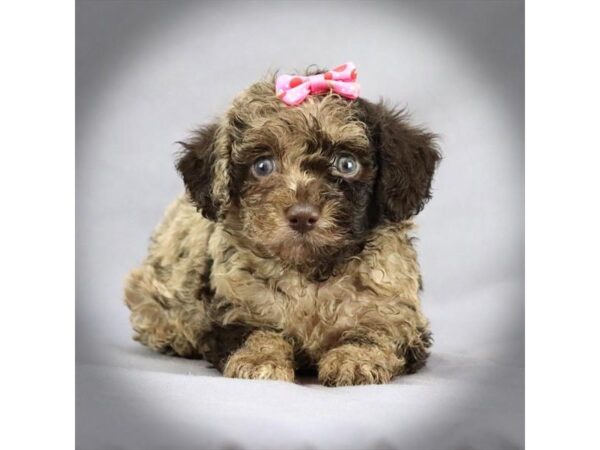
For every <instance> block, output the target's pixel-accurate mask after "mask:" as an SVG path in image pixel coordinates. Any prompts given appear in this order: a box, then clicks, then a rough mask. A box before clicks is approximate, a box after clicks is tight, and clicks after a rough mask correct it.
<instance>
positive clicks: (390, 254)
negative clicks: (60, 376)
mask: <svg viewBox="0 0 600 450" xmlns="http://www.w3.org/2000/svg"><path fill="white" fill-rule="evenodd" d="M183 145H184V146H185V149H186V153H185V155H184V157H182V159H181V160H180V162H179V163H178V170H179V171H180V172H181V173H182V175H183V178H184V181H185V183H186V187H187V193H186V195H183V196H182V197H180V198H179V199H177V200H176V201H175V202H174V203H173V205H171V206H170V207H169V209H168V210H167V212H166V214H165V217H164V219H163V221H162V223H161V224H160V225H159V227H158V228H157V229H156V231H155V233H154V235H153V236H152V240H151V245H150V248H149V254H148V257H147V258H146V260H145V261H144V263H143V264H142V266H141V267H140V268H138V269H136V270H134V271H132V272H131V273H130V275H129V277H128V278H127V281H126V288H125V301H126V304H127V306H128V307H129V308H130V310H131V323H132V326H133V329H134V331H135V333H136V334H135V339H137V340H138V341H140V342H141V343H143V344H145V345H147V346H149V347H150V348H152V349H155V350H157V351H160V352H165V353H171V354H176V355H180V356H185V357H190V358H197V357H203V358H206V359H207V360H208V361H210V362H211V363H213V364H214V365H215V366H216V367H217V368H218V369H219V370H221V371H222V372H223V373H224V375H225V376H228V377H236V378H252V379H272V380H284V381H293V380H294V370H295V369H299V368H304V367H309V368H310V367H313V368H316V369H317V370H318V376H319V380H320V381H321V382H322V383H323V384H326V385H331V386H341V385H354V384H369V383H386V382H388V381H390V380H391V379H392V377H393V376H395V375H398V374H402V373H410V372H413V371H415V370H417V369H418V368H419V367H421V366H422V365H423V364H424V362H425V360H426V357H427V348H428V347H429V345H430V334H429V331H428V322H427V320H426V318H425V317H424V316H423V314H422V312H421V306H420V301H419V289H420V271H419V266H418V263H417V257H416V252H415V250H414V248H413V246H412V243H411V232H412V229H413V223H412V221H411V220H410V217H411V216H412V215H414V214H415V213H417V212H418V211H419V210H420V208H422V206H423V204H424V202H425V201H426V200H427V199H428V198H429V196H430V194H429V186H430V182H431V176H432V174H433V169H434V166H435V163H436V162H437V160H438V159H439V155H438V154H437V152H436V151H435V149H434V147H433V145H432V144H431V136H430V135H429V134H425V133H424V132H422V131H420V130H418V129H415V128H410V127H409V126H408V125H406V124H404V122H402V119H401V117H400V116H398V115H397V114H396V113H389V112H388V111H387V110H385V109H384V108H383V107H381V106H376V105H372V104H369V103H368V102H362V103H359V102H348V101H346V100H344V99H342V98H341V97H339V96H337V95H335V94H329V95H324V96H309V97H308V99H307V100H306V101H305V102H304V103H303V104H302V105H300V106H298V107H293V108H290V107H287V106H286V105H284V104H283V103H282V102H281V101H280V100H278V99H277V98H276V97H275V95H274V92H273V85H272V83H269V82H259V83H256V84H254V85H252V86H251V87H250V88H249V89H247V90H246V91H245V92H244V93H242V94H241V95H240V96H239V97H238V98H237V99H236V100H235V101H234V102H233V105H232V107H231V108H230V110H229V111H228V112H227V114H225V116H224V117H223V119H222V120H220V121H219V122H218V123H216V124H212V125H211V126H209V127H206V128H204V129H202V130H201V131H200V132H199V133H198V135H197V137H196V138H195V140H192V141H191V142H188V143H183ZM376 146H379V148H376ZM340 152H341V153H340ZM347 153H351V154H352V155H353V156H355V157H356V158H357V161H360V171H359V173H358V174H357V176H356V178H355V179H352V180H343V179H342V178H341V177H342V175H340V174H338V173H336V172H335V170H336V168H335V164H333V163H332V161H335V158H336V157H338V155H339V154H347ZM264 155H269V157H270V158H272V159H273V161H275V164H276V169H277V170H276V171H274V172H273V173H272V174H271V175H269V176H266V177H256V176H252V172H250V171H249V169H248V167H252V164H253V162H254V161H256V160H257V158H260V157H262V156H264ZM382 161H383V162H382ZM382 164H385V166H382ZM384 169H385V170H384ZM298 203H309V204H311V205H317V206H318V210H319V214H320V216H319V219H318V226H316V227H315V228H314V229H313V230H311V231H310V232H309V233H299V232H297V231H295V230H294V229H293V228H292V227H290V225H289V222H288V220H287V219H286V213H285V212H286V211H287V210H288V209H289V208H290V207H291V206H292V205H294V204H298ZM198 209H201V210H202V213H203V214H204V216H206V217H207V218H205V217H203V216H202V215H201V214H200V213H199V212H198ZM209 219H211V220H209Z"/></svg>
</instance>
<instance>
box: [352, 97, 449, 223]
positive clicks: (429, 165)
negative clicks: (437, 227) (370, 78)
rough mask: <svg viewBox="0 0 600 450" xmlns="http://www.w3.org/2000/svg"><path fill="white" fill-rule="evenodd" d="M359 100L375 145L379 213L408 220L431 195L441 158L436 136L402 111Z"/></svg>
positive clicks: (398, 219) (376, 190)
mask: <svg viewBox="0 0 600 450" xmlns="http://www.w3.org/2000/svg"><path fill="white" fill-rule="evenodd" d="M356 101H357V104H358V106H359V109H360V111H361V113H360V114H361V120H362V121H363V122H364V123H365V125H366V126H367V129H368V134H369V139H370V141H371V144H372V145H373V147H374V148H375V154H376V161H377V167H378V176H377V180H376V186H375V202H376V205H375V209H376V210H377V213H378V216H379V218H380V219H381V218H385V219H387V220H391V221H394V222H398V221H401V220H405V219H408V218H410V217H411V216H414V215H415V214H418V213H419V212H420V211H421V210H422V209H423V207H424V206H425V203H426V202H427V201H428V200H429V199H430V198H431V181H432V179H433V173H434V171H435V169H436V167H437V164H438V162H439V161H440V159H441V155H440V153H439V151H438V148H437V145H436V143H435V135H434V134H432V133H429V132H427V131H425V130H422V129H420V128H417V127H414V126H411V125H409V124H408V122H407V120H406V116H405V114H404V113H403V112H402V111H397V110H394V109H390V108H388V107H387V106H385V105H384V104H383V103H378V104H374V103H371V102H369V101H367V100H364V99H357V100H356Z"/></svg>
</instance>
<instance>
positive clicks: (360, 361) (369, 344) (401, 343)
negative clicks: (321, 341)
mask: <svg viewBox="0 0 600 450" xmlns="http://www.w3.org/2000/svg"><path fill="white" fill-rule="evenodd" d="M430 345H431V334H430V333H429V331H428V330H427V329H426V328H423V329H422V328H414V329H413V328H412V327H408V328H405V329H404V333H403V334H402V335H395V336H394V335H393V334H389V335H388V334H385V333H378V332H364V331H362V332H361V330H356V331H355V332H354V333H348V334H346V336H345V338H344V339H343V340H342V341H341V342H340V343H339V345H338V346H336V347H333V348H332V349H330V350H329V351H327V352H326V353H325V354H324V355H323V356H322V357H321V359H320V361H319V364H318V369H319V381H320V382H321V383H322V384H324V385H327V386H351V385H357V384H382V383H387V382H389V381H390V380H391V379H392V378H393V377H394V376H396V375H400V374H408V373H414V372H415V371H416V370H418V369H419V368H420V367H422V366H423V365H425V361H426V359H427V357H428V355H429V353H428V348H429V347H430Z"/></svg>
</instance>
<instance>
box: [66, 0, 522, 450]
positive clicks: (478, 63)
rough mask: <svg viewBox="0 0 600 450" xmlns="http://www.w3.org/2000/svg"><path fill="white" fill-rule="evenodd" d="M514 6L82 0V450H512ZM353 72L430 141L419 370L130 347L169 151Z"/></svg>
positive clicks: (518, 128)
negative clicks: (293, 368)
mask: <svg viewBox="0 0 600 450" xmlns="http://www.w3.org/2000/svg"><path fill="white" fill-rule="evenodd" d="M523 37H524V34H523V4H522V2H520V1H510V0H506V1H491V0H490V1H486V0H480V1H439V2H437V1H421V2H389V3H385V2H275V1H272V2H265V1H258V2H239V3H237V2H214V3H211V2H183V1H181V2H167V1H156V2H134V1H121V2H112V1H110V2H109V1H79V2H78V3H77V74H76V76H77V105H76V106H77V155H76V158H77V162H76V164H77V166H76V179H77V185H76V191H77V199H76V202H77V212H76V214H77V217H76V218H77V254H76V263H77V291H76V292H77V305H76V308H77V310H76V311H77V317H76V319H77V419H78V420H77V445H78V448H81V449H90V450H95V449H98V450H100V449H107V448H123V449H134V448H144V449H151V448H156V449H160V448H173V449H179V448H190V449H191V448H244V449H245V448H249V449H254V448H256V449H259V448H260V449H264V448H273V449H275V448H280V449H281V448H283V449H287V448H294V449H295V448H328V449H331V448H366V447H376V448H386V449H387V448H401V447H402V448H411V449H424V450H431V449H434V450H441V449H456V450H458V449H463V450H464V449H467V448H473V449H492V450H496V449H512V448H521V447H522V446H523V389H524V388H523V335H524V332H523V295H524V294H523V291H524V282H523V279H524V276H523V271H524V261H523V259H524V255H523V241H524V236H523V222H524V213H523V210H524V205H523V203H524V202H523V198H524V192H523V185H524V167H523V139H524V131H523V130H524V114H523V113H524V111H523V95H524V93H523V89H524V82H523V81H524V80H523V74H524V63H523V56H524V50H523ZM348 60H351V61H353V62H354V63H355V64H356V65H357V67H358V74H359V81H360V83H361V85H362V96H363V97H365V98H368V99H371V100H377V99H378V98H379V97H383V98H385V99H388V100H389V101H391V102H393V103H397V104H399V105H403V106H408V108H409V110H410V111H411V112H412V116H413V120H414V122H416V123H419V124H424V125H426V126H427V127H429V128H430V129H431V130H432V131H434V132H436V133H438V134H439V135H440V137H441V147H442V152H443V154H444V160H443V162H442V164H441V165H440V168H439V171H438V173H437V175H436V178H435V182H434V198H433V200H432V201H431V202H430V203H429V204H428V205H427V207H426V208H425V210H424V211H423V212H422V213H421V214H420V215H419V216H418V220H417V222H418V224H419V225H420V229H419V232H418V234H419V238H420V240H419V242H418V250H419V254H420V261H421V265H422V269H423V276H424V286H425V291H424V293H423V305H424V309H425V312H426V314H427V315H428V317H429V318H430V319H431V322H432V329H433V333H434V338H435V344H434V347H433V353H432V357H431V359H430V363H429V365H428V367H427V368H426V369H425V370H424V371H423V372H422V373H419V374H416V375H412V376H408V377H405V378H401V379H398V380H397V381H396V382H394V383H393V384H392V385H389V386H385V387H381V386H370V387H355V388H343V389H326V388H323V387H320V386H318V385H316V384H314V380H308V379H305V380H301V383H302V384H301V385H288V384H284V383H278V382H246V381H241V380H226V379H223V378H221V377H220V375H219V374H218V373H217V372H215V371H214V370H213V369H210V368H209V367H208V365H207V364H206V363H204V362H202V361H186V360H181V359H176V358H168V357H164V356H160V355H154V354H153V353H151V352H150V351H148V350H146V349H145V348H143V347H141V346H139V345H138V344H136V343H134V342H132V341H131V339H130V337H131V330H130V326H129V323H128V311H127V309H126V308H125V306H124V305H123V301H122V298H123V295H122V285H123V279H124V277H125V274H126V273H127V271H128V270H129V269H131V268H132V267H134V266H135V265H136V264H139V263H140V262H141V260H142V258H143V257H144V255H145V251H146V246H147V243H148V237H149V235H150V233H151V231H152V228H153V227H154V226H155V225H156V224H157V222H158V221H159V219H160V217H161V215H162V212H163V210H164V208H165V207H166V206H167V204H168V203H169V202H170V201H171V200H172V199H173V198H174V197H175V196H176V195H178V194H179V193H180V192H181V191H182V189H183V185H182V183H181V181H180V179H179V178H178V176H177V174H176V172H175V170H174V167H173V162H174V155H175V152H176V151H177V150H178V148H177V146H176V145H175V144H174V142H175V141H177V140H181V139H183V138H185V137H186V136H187V135H188V132H189V131H190V130H191V129H192V128H194V127H195V126H196V125H198V124H200V123H203V122H207V121H209V120H212V119H213V118H214V117H216V116H218V115H219V114H220V113H222V112H223V111H224V110H225V109H226V107H227V105H228V103H229V102H230V101H231V99H232V98H233V96H234V95H235V94H236V93H237V92H239V91H240V90H242V89H243V88H244V87H246V86H247V85H248V84H250V83H252V82H253V81H255V80H257V79H258V78H260V77H261V76H263V75H264V74H265V73H266V72H267V71H269V70H275V69H282V70H283V71H290V70H293V69H294V68H298V69H302V68H304V67H306V66H308V65H309V64H313V63H314V64H318V65H320V66H328V67H333V66H335V65H337V64H340V63H342V62H345V61H348Z"/></svg>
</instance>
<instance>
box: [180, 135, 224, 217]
mask: <svg viewBox="0 0 600 450" xmlns="http://www.w3.org/2000/svg"><path fill="white" fill-rule="evenodd" d="M219 134H220V127H219V125H217V124H212V125H208V126H205V127H203V128H200V129H199V130H198V131H196V132H195V133H194V136H193V137H192V138H191V139H190V140H188V141H186V142H179V144H181V145H182V146H183V152H182V155H181V157H180V159H179V161H178V162H177V170H178V171H179V173H180V174H181V176H182V177H183V182H184V183H185V187H186V190H187V192H188V194H189V195H190V197H191V199H192V201H193V202H194V204H195V205H196V207H197V208H198V210H201V211H202V215H203V216H204V217H206V218H207V219H210V220H213V221H216V220H218V219H219V218H220V217H222V216H223V215H224V214H225V211H226V208H227V206H228V204H229V173H228V163H227V159H226V151H224V150H223V149H221V148H220V139H219Z"/></svg>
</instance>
